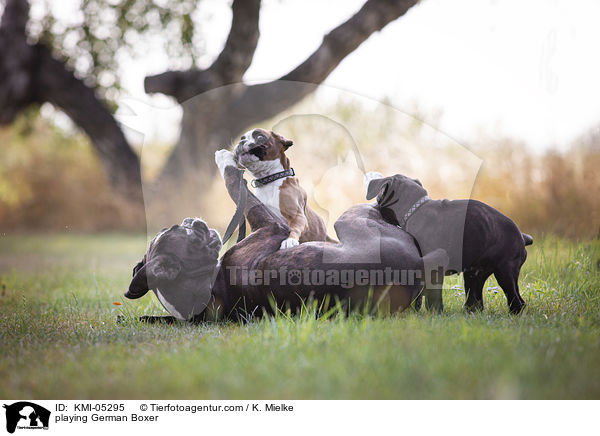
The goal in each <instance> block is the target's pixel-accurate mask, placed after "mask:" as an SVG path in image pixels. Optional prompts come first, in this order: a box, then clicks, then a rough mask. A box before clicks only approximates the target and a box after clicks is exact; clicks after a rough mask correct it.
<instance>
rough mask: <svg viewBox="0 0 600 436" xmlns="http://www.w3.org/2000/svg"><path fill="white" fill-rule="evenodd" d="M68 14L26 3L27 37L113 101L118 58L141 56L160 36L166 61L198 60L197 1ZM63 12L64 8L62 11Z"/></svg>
mask: <svg viewBox="0 0 600 436" xmlns="http://www.w3.org/2000/svg"><path fill="white" fill-rule="evenodd" d="M79 2H80V5H79V7H78V8H76V9H75V10H74V11H72V12H73V13H70V14H68V18H66V17H65V14H64V13H62V14H61V13H60V8H58V7H57V2H53V1H52V0H31V3H32V7H33V10H35V11H38V12H37V13H35V14H32V18H31V20H30V22H29V33H30V37H31V39H32V40H33V41H41V42H43V43H46V44H47V45H48V46H50V47H52V48H53V50H54V52H55V53H56V54H58V55H59V56H60V57H62V58H64V59H65V60H66V62H67V64H68V65H69V66H70V67H71V68H73V69H74V70H75V72H76V74H77V76H78V77H80V78H82V79H84V81H85V82H86V84H87V85H88V86H91V87H94V88H97V89H98V91H99V92H100V94H102V95H104V96H105V97H107V98H108V99H109V100H114V99H115V98H116V95H117V91H118V90H120V80H119V76H120V74H119V64H118V60H119V55H121V54H125V55H126V56H130V57H134V56H139V55H140V46H142V47H143V43H144V42H145V41H147V40H148V38H151V37H152V36H154V35H158V34H159V35H160V41H161V42H162V43H163V44H164V50H165V53H166V54H167V56H168V58H169V59H177V62H178V63H179V64H178V66H179V67H186V68H189V67H191V66H192V65H194V63H195V62H196V60H197V58H198V57H199V56H200V55H201V54H202V44H201V43H199V41H198V36H199V32H200V29H199V25H198V23H197V21H196V20H194V11H195V10H196V8H197V4H198V3H199V2H198V1H197V0H178V1H177V2H169V1H165V0H162V1H161V0H79ZM62 7H65V6H64V5H63V6H62Z"/></svg>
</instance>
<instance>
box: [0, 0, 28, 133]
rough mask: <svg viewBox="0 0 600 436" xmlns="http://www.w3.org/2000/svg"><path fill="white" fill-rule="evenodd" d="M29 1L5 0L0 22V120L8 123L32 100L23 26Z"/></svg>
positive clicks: (26, 45) (24, 25)
mask: <svg viewBox="0 0 600 436" xmlns="http://www.w3.org/2000/svg"><path fill="white" fill-rule="evenodd" d="M28 17H29V2H27V1H25V0H8V1H7V2H6V6H5V8H4V12H3V13H2V21H1V22H0V60H1V62H0V124H8V123H11V122H12V121H13V120H14V119H15V117H16V116H17V114H18V113H19V112H20V111H21V110H23V109H24V108H25V107H27V105H28V104H30V102H31V100H32V98H33V97H32V95H31V74H30V72H31V70H32V68H33V67H34V65H35V62H36V60H35V59H34V57H33V55H32V52H31V50H30V47H29V45H28V44H27V40H26V38H25V27H26V25H27V19H28Z"/></svg>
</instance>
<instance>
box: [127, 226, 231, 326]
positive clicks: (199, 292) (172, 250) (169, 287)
mask: <svg viewBox="0 0 600 436" xmlns="http://www.w3.org/2000/svg"><path fill="white" fill-rule="evenodd" d="M221 246H222V243H221V237H220V235H219V233H218V232H217V231H216V230H215V229H211V228H209V227H208V226H207V225H206V223H205V222H204V221H202V220H201V219H200V218H186V219H184V220H183V222H182V223H181V225H174V226H171V227H170V228H164V229H162V230H161V231H160V232H158V234H157V235H156V236H155V237H154V238H153V239H152V241H151V242H150V244H149V245H148V249H147V251H146V254H145V255H144V257H143V258H142V260H141V261H140V262H138V264H137V265H135V267H134V268H133V279H132V280H131V283H130V285H129V289H128V291H127V292H126V293H125V297H127V298H129V299H137V298H140V297H143V296H144V295H145V294H146V293H147V292H148V290H149V289H152V290H153V291H154V293H155V294H156V296H157V297H158V300H159V301H160V303H161V304H162V305H163V307H164V308H165V309H166V310H167V311H168V312H169V313H170V314H171V315H173V316H174V317H175V318H176V319H179V320H188V319H193V318H194V317H195V316H197V315H199V314H200V313H202V312H203V311H204V309H205V308H206V305H207V304H208V303H209V300H210V296H211V286H212V281H213V280H214V272H215V268H216V266H217V262H218V257H219V251H220V250H221Z"/></svg>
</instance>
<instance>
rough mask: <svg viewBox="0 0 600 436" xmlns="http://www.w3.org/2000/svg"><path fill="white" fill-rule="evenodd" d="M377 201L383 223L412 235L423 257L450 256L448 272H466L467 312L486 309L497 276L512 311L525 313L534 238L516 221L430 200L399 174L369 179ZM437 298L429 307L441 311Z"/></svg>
mask: <svg viewBox="0 0 600 436" xmlns="http://www.w3.org/2000/svg"><path fill="white" fill-rule="evenodd" d="M375 197H376V198H377V207H378V208H379V209H380V211H381V214H382V216H383V217H384V219H386V221H388V222H390V223H392V224H394V225H397V226H399V227H400V228H401V229H403V230H405V231H406V232H408V233H409V234H411V235H412V236H413V237H414V238H415V240H416V243H417V245H418V247H419V248H420V251H421V254H423V255H427V253H430V252H432V251H433V250H436V249H439V248H442V249H444V250H445V251H446V253H447V254H448V257H449V264H448V267H447V269H446V270H445V271H444V273H445V275H449V274H455V273H460V272H463V276H464V282H465V293H466V296H467V299H466V304H465V307H466V308H467V309H469V310H482V309H483V294H482V290H483V285H484V284H485V281H486V280H487V278H488V277H489V276H490V275H491V274H492V273H493V274H494V276H495V277H496V279H497V280H498V284H499V285H500V287H502V290H503V291H504V294H505V295H506V299H507V303H508V307H509V309H510V311H511V312H512V313H515V314H517V313H519V312H521V310H522V309H523V307H524V306H525V301H524V300H523V298H522V297H521V295H520V293H519V284H518V279H519V273H520V271H521V266H522V265H523V263H524V262H525V260H526V259H527V250H526V249H525V246H527V245H531V244H532V243H533V238H532V237H531V236H530V235H527V234H525V233H521V231H520V230H519V228H518V227H517V225H516V224H515V222H514V221H513V220H511V219H510V218H508V217H507V216H505V215H503V214H502V213H500V212H499V211H497V210H496V209H494V208H493V207H491V206H488V205H486V204H485V203H482V202H480V201H477V200H453V201H450V200H431V199H430V198H429V197H428V195H427V190H425V188H424V187H423V185H422V184H421V182H420V181H419V180H418V179H411V178H409V177H406V176H403V175H400V174H396V175H395V176H392V177H383V178H375V179H373V180H370V181H369V182H368V189H367V200H371V199H373V198H375ZM441 282H443V274H441ZM441 282H440V290H441ZM437 297H438V300H439V301H437V302H435V301H434V302H432V304H431V305H432V307H436V308H437V309H438V310H442V308H443V305H442V301H441V293H439V295H438V296H437Z"/></svg>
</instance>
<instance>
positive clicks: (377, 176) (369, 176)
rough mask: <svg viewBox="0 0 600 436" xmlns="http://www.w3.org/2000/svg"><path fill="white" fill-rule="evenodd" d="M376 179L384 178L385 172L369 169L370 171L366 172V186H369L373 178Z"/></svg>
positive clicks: (364, 180)
mask: <svg viewBox="0 0 600 436" xmlns="http://www.w3.org/2000/svg"><path fill="white" fill-rule="evenodd" d="M375 179H383V174H381V173H379V172H377V171H369V172H368V173H366V174H365V177H364V179H363V182H364V183H365V186H369V182H370V181H371V180H375Z"/></svg>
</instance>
